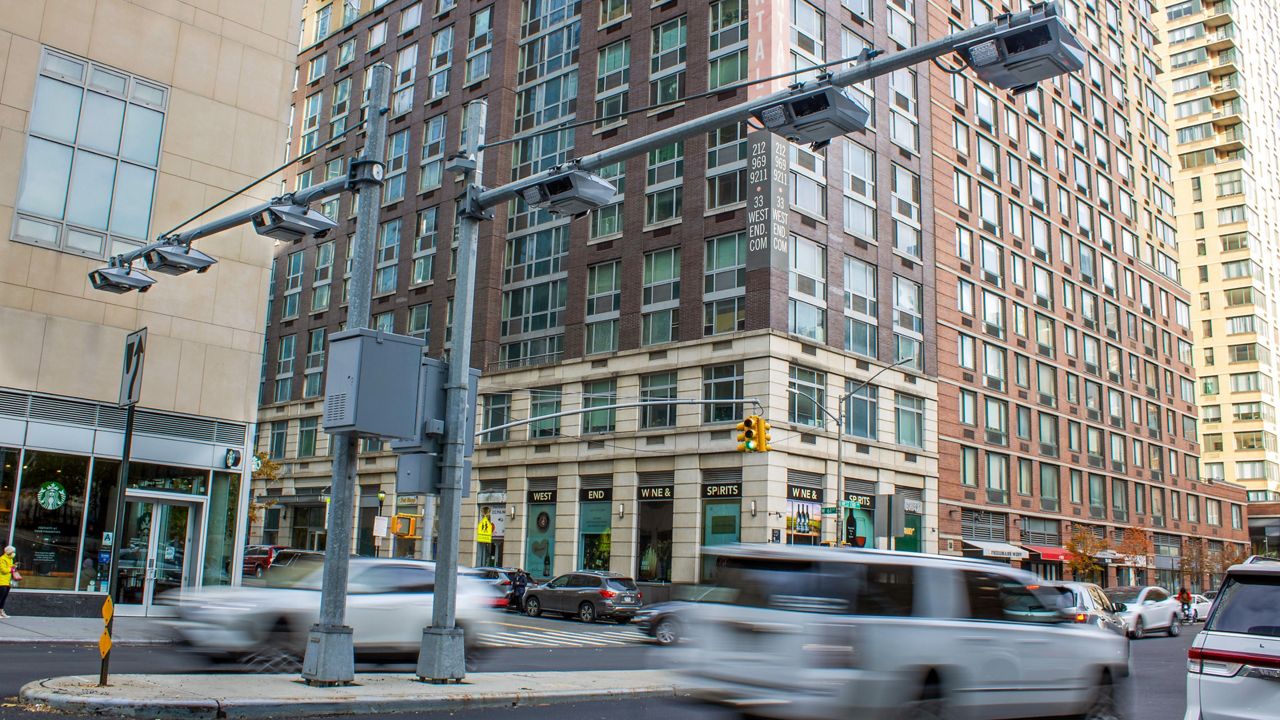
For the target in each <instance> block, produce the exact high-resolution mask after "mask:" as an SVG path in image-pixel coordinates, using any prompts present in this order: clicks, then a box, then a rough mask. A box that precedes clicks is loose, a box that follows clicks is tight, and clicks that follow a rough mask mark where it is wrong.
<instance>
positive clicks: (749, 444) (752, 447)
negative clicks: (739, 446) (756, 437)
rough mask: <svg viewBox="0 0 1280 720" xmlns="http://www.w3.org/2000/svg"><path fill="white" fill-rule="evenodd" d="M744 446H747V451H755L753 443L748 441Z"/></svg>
mask: <svg viewBox="0 0 1280 720" xmlns="http://www.w3.org/2000/svg"><path fill="white" fill-rule="evenodd" d="M746 446H747V449H748V450H755V449H756V444H755V443H754V442H752V441H751V440H748V441H747V442H746Z"/></svg>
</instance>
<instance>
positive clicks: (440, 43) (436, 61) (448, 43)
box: [427, 25, 453, 100]
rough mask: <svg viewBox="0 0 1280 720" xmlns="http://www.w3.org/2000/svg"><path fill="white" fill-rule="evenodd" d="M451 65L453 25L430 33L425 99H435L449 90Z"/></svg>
mask: <svg viewBox="0 0 1280 720" xmlns="http://www.w3.org/2000/svg"><path fill="white" fill-rule="evenodd" d="M452 66H453V26H452V25H450V26H449V27H446V28H442V29H440V30H437V31H436V32H434V33H432V35H431V65H430V68H429V76H428V80H427V99H428V100H435V99H437V98H439V97H442V96H443V95H445V94H446V93H448V92H449V69H450V68H451V67H452Z"/></svg>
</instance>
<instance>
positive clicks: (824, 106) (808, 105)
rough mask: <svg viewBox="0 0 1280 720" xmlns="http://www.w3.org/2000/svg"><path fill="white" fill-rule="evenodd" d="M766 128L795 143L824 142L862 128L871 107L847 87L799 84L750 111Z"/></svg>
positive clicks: (822, 143) (865, 123) (869, 114)
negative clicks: (771, 101)
mask: <svg viewBox="0 0 1280 720" xmlns="http://www.w3.org/2000/svg"><path fill="white" fill-rule="evenodd" d="M751 114H752V115H755V117H756V119H757V120H759V121H760V124H762V125H764V127H765V129H766V130H769V131H771V132H773V133H776V134H778V135H781V136H782V137H785V138H786V139H788V140H790V141H791V142H794V143H813V144H817V145H825V144H826V143H829V142H830V141H831V140H832V138H836V137H839V136H841V135H847V134H849V133H852V132H857V131H860V130H863V129H865V128H866V127H867V121H868V120H869V119H870V117H871V113H870V111H868V110H867V108H865V107H863V106H862V103H860V102H858V101H857V100H856V99H855V98H854V97H853V94H852V93H851V92H850V91H849V90H848V89H847V88H838V87H835V86H833V85H830V84H824V85H821V86H819V87H816V88H808V89H806V88H801V89H800V90H797V91H796V92H795V93H793V94H792V95H790V96H788V97H787V98H786V99H784V100H782V101H781V102H778V103H775V104H773V105H766V106H765V107H763V108H759V109H756V110H752V111H751Z"/></svg>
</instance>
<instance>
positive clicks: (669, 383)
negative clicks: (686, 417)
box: [640, 372, 676, 429]
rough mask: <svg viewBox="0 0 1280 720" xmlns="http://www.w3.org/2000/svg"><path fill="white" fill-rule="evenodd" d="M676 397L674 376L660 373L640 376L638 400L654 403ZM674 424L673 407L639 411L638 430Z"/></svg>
mask: <svg viewBox="0 0 1280 720" xmlns="http://www.w3.org/2000/svg"><path fill="white" fill-rule="evenodd" d="M675 397H676V374H675V373H674V372H660V373H653V374H651V375H641V376H640V400H641V401H642V402H655V401H658V400H670V399H674V398H675ZM675 424H676V406H675V405H650V406H646V407H644V408H641V410H640V428H641V429H649V428H660V427H673V426H674V425H675Z"/></svg>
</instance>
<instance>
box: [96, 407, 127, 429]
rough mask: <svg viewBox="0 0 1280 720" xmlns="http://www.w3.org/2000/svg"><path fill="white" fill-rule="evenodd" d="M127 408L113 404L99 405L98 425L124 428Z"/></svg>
mask: <svg viewBox="0 0 1280 720" xmlns="http://www.w3.org/2000/svg"><path fill="white" fill-rule="evenodd" d="M125 412H126V411H125V409H124V408H121V407H115V406H113V405H99V406H98V427H100V428H106V429H108V430H124V416H125Z"/></svg>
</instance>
